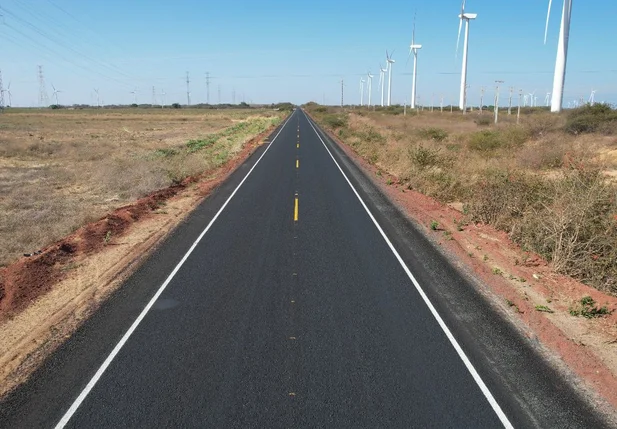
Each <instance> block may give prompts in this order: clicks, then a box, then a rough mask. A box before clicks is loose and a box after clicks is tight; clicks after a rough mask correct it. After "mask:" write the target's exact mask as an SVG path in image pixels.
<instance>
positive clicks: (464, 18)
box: [456, 0, 478, 113]
mask: <svg viewBox="0 0 617 429" xmlns="http://www.w3.org/2000/svg"><path fill="white" fill-rule="evenodd" d="M458 17H459V19H460V22H459V25H458V39H457V41H456V52H457V54H458V46H459V43H460V40H461V30H462V29H463V21H465V42H464V45H463V70H462V72H461V95H460V100H459V107H460V109H461V110H462V111H463V113H464V112H465V107H466V104H467V97H466V95H467V94H466V93H467V52H468V48H469V21H471V20H472V19H476V18H477V17H478V14H477V13H465V0H463V3H462V5H461V14H460V15H459V16H458Z"/></svg>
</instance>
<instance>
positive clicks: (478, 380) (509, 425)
mask: <svg viewBox="0 0 617 429" xmlns="http://www.w3.org/2000/svg"><path fill="white" fill-rule="evenodd" d="M305 115H306V114H305ZM306 118H307V120H308V123H309V125H310V126H311V128H313V131H315V134H317V137H319V140H321V143H322V144H323V145H324V147H325V148H326V150H327V151H328V154H329V155H330V158H332V161H334V163H335V164H336V166H337V167H338V169H339V171H340V172H341V174H342V175H343V177H344V178H345V180H346V181H347V183H348V184H349V186H350V187H351V190H352V191H353V192H354V194H356V197H358V200H360V204H362V207H364V210H366V213H368V215H369V217H370V218H371V220H372V221H373V223H374V224H375V226H376V227H377V230H378V231H379V233H380V234H381V236H382V237H383V239H384V240H385V241H386V243H387V244H388V247H390V250H391V251H392V253H394V256H396V259H397V260H398V262H399V264H401V267H403V270H405V273H406V274H407V276H408V277H409V279H410V280H411V282H412V283H413V285H414V286H415V287H416V290H417V291H418V293H419V294H420V296H421V297H422V299H423V300H424V303H425V304H426V305H427V307H428V308H429V310H430V311H431V313H432V314H433V316H434V317H435V319H436V320H437V323H438V324H439V326H440V327H441V329H442V330H443V332H444V333H445V334H446V337H448V340H450V343H451V344H452V346H453V347H454V349H455V350H456V352H457V353H458V355H459V357H460V358H461V360H462V361H463V363H464V364H465V366H466V367H467V370H468V371H469V373H470V374H471V376H472V377H473V379H474V381H475V382H476V384H477V385H478V387H480V390H481V391H482V393H483V394H484V396H485V397H486V399H487V400H488V402H489V404H490V405H491V407H492V408H493V411H495V413H496V414H497V417H499V420H500V421H501V423H502V424H503V425H504V427H505V428H508V429H513V428H514V426H512V423H510V420H508V417H507V416H506V415H505V413H504V412H503V410H502V409H501V407H500V406H499V404H498V403H497V401H496V400H495V397H494V396H493V394H492V393H491V391H490V390H489V389H488V387H487V386H486V384H484V381H482V378H481V377H480V374H478V371H476V369H475V368H474V366H473V365H472V363H471V361H470V360H469V358H468V357H467V355H466V354H465V352H464V351H463V349H462V348H461V346H460V345H459V343H458V341H456V338H454V335H452V332H450V329H448V326H447V325H446V324H445V322H444V321H443V319H442V318H441V316H440V315H439V313H438V312H437V310H436V309H435V307H434V306H433V303H432V302H431V301H430V299H429V298H428V296H426V294H425V293H424V290H423V289H422V286H420V283H418V281H417V280H416V278H415V277H414V275H413V274H412V273H411V271H410V270H409V268H408V267H407V264H405V262H404V261H403V258H401V255H399V253H398V252H397V251H396V249H395V248H394V246H393V245H392V242H391V241H390V239H389V238H388V236H387V235H386V233H385V232H384V230H383V229H382V228H381V226H380V225H379V223H378V222H377V220H376V219H375V217H374V216H373V214H372V213H371V211H370V210H369V208H368V207H367V205H366V204H365V203H364V200H362V197H360V194H358V191H356V188H354V186H353V185H352V184H351V182H350V180H349V178H348V177H347V175H346V174H345V172H344V171H343V169H342V168H341V166H340V165H339V163H338V162H337V161H336V159H335V158H334V156H333V155H332V152H330V149H328V146H327V145H326V142H324V140H323V139H322V138H321V135H319V132H318V131H317V129H316V128H315V127H314V126H313V124H312V121H311V120H310V119H309V118H308V116H306Z"/></svg>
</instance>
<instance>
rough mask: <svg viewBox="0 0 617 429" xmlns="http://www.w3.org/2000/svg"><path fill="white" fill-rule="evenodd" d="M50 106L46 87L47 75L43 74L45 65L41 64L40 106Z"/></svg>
mask: <svg viewBox="0 0 617 429" xmlns="http://www.w3.org/2000/svg"><path fill="white" fill-rule="evenodd" d="M47 106H49V97H48V96H47V89H46V88H45V77H44V76H43V66H39V107H47Z"/></svg>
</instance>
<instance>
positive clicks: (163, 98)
mask: <svg viewBox="0 0 617 429" xmlns="http://www.w3.org/2000/svg"><path fill="white" fill-rule="evenodd" d="M165 95H167V94H165V90H164V89H161V109H164V108H165Z"/></svg>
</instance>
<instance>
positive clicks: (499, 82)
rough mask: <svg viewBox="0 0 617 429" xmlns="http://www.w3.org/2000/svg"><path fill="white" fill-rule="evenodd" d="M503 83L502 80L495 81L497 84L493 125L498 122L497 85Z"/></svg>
mask: <svg viewBox="0 0 617 429" xmlns="http://www.w3.org/2000/svg"><path fill="white" fill-rule="evenodd" d="M503 82H504V81H503V80H496V81H495V83H496V84H497V87H496V89H495V123H497V122H498V121H499V85H500V84H502V83H503Z"/></svg>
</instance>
